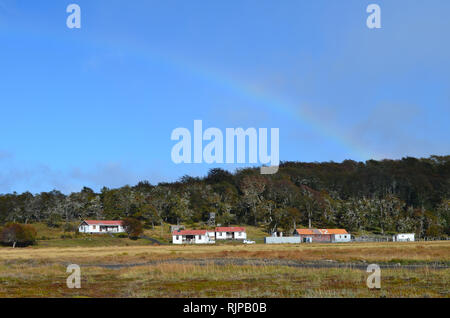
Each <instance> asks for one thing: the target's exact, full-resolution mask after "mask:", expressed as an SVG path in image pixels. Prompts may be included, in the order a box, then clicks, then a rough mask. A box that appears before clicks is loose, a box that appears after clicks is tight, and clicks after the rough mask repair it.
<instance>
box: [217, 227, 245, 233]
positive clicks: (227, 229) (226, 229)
mask: <svg viewBox="0 0 450 318" xmlns="http://www.w3.org/2000/svg"><path fill="white" fill-rule="evenodd" d="M216 232H245V228H243V227H216Z"/></svg>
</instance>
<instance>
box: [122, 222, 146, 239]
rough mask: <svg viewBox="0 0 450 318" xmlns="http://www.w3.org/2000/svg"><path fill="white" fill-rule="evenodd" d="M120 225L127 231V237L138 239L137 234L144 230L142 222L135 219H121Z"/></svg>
mask: <svg viewBox="0 0 450 318" xmlns="http://www.w3.org/2000/svg"><path fill="white" fill-rule="evenodd" d="M122 225H123V228H124V229H125V232H127V233H128V237H129V238H130V239H133V240H136V239H138V238H139V236H140V235H141V234H142V233H143V232H144V230H143V227H142V223H141V222H140V221H139V220H137V219H133V218H125V219H123V223H122Z"/></svg>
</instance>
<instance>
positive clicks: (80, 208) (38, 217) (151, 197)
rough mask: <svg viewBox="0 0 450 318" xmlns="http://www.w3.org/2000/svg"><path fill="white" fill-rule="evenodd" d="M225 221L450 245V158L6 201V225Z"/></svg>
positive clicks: (291, 169)
mask: <svg viewBox="0 0 450 318" xmlns="http://www.w3.org/2000/svg"><path fill="white" fill-rule="evenodd" d="M210 212H216V215H217V216H216V219H217V220H216V221H217V223H221V224H242V225H244V224H249V225H250V224H251V225H264V226H265V227H266V228H267V230H268V231H269V232H270V231H273V230H285V231H290V230H291V229H293V228H295V227H301V226H308V225H309V223H311V226H314V227H319V228H325V227H328V228H330V227H343V228H346V229H348V230H350V231H369V232H373V233H380V234H390V233H394V232H416V233H417V235H419V236H421V237H424V236H427V237H439V236H443V235H450V156H431V157H430V158H422V159H416V158H410V157H408V158H404V159H402V160H382V161H375V160H370V161H367V162H365V163H363V162H355V161H351V160H346V161H344V162H342V163H335V162H324V163H302V162H283V163H282V164H281V166H280V170H279V172H278V173H277V174H275V175H260V174H259V169H256V168H255V169H242V170H238V171H236V172H235V173H233V174H232V173H229V172H227V171H224V170H222V169H212V170H210V172H209V173H208V175H207V176H206V177H204V178H193V177H189V176H184V177H182V178H181V179H180V180H179V181H178V182H175V183H160V184H158V185H152V184H150V183H149V182H147V181H143V182H140V183H139V184H137V185H135V186H124V187H122V188H119V189H108V188H103V189H102V190H101V192H100V193H95V192H94V191H93V190H91V189H89V188H83V189H82V191H80V192H77V193H72V194H70V195H64V194H62V193H61V192H59V191H56V190H55V191H52V192H46V193H40V194H35V195H32V194H31V193H23V194H16V193H14V194H5V195H1V196H0V222H1V223H6V222H13V221H14V222H23V223H27V222H28V223H31V222H47V223H48V224H49V225H52V224H58V223H61V222H65V221H73V220H79V219H87V218H96V219H119V218H122V217H125V216H129V217H136V218H139V219H141V220H142V221H143V222H145V223H146V224H147V225H148V226H152V224H160V223H162V222H163V223H184V224H186V225H188V226H189V225H192V223H201V222H204V221H206V220H207V219H208V217H209V213H210Z"/></svg>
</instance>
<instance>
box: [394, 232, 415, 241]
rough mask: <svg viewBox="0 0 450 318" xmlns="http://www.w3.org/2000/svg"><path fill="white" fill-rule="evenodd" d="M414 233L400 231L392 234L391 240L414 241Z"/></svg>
mask: <svg viewBox="0 0 450 318" xmlns="http://www.w3.org/2000/svg"><path fill="white" fill-rule="evenodd" d="M414 236H415V234H414V233H401V234H397V235H394V236H393V237H392V240H393V241H394V242H414Z"/></svg>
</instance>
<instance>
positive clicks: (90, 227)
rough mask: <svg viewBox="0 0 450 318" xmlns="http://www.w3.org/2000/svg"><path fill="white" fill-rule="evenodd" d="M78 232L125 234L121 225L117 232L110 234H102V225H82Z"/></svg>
mask: <svg viewBox="0 0 450 318" xmlns="http://www.w3.org/2000/svg"><path fill="white" fill-rule="evenodd" d="M94 227H95V228H94ZM78 231H79V232H80V233H123V232H125V229H124V228H123V226H122V225H119V227H118V228H117V230H116V231H114V230H112V231H109V232H106V231H102V232H100V225H99V224H95V225H92V224H89V225H87V224H81V225H80V226H79V228H78Z"/></svg>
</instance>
